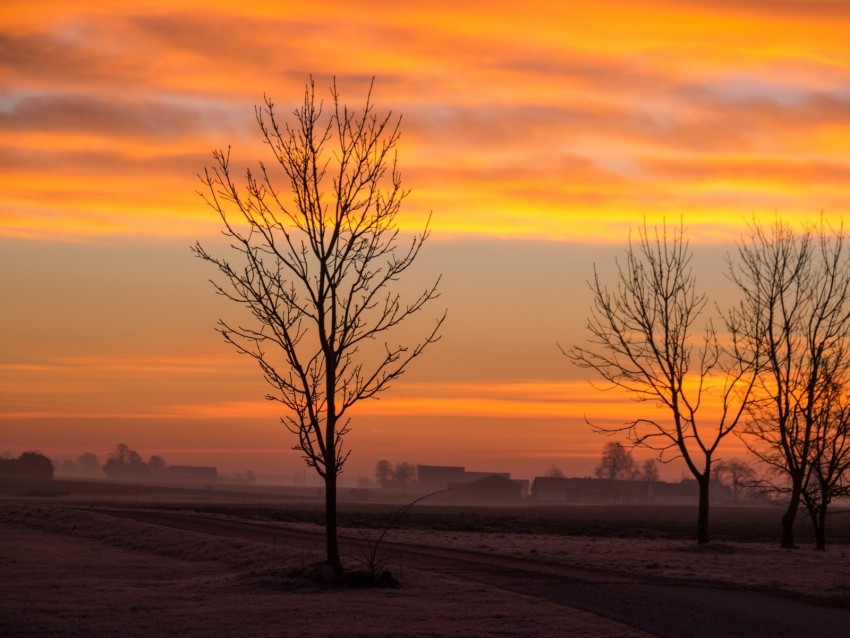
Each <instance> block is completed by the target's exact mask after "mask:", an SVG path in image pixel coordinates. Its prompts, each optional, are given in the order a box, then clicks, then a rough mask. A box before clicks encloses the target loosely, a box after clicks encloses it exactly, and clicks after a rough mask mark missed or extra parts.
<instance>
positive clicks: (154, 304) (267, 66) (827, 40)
mask: <svg viewBox="0 0 850 638" xmlns="http://www.w3.org/2000/svg"><path fill="white" fill-rule="evenodd" d="M172 4H173V3H166V2H124V3H113V4H112V6H110V3H105V2H85V1H84V0H81V1H79V2H74V3H67V2H52V1H50V0H46V1H45V2H39V3H32V2H16V1H15V0H11V1H7V2H4V3H3V6H2V8H0V132H1V133H2V135H0V168H2V170H0V192H2V193H3V195H2V198H0V295H2V299H3V300H4V302H3V306H4V308H5V311H4V312H3V313H2V314H0V335H2V340H0V451H3V450H9V451H12V452H14V453H19V452H21V451H24V450H26V449H33V448H35V449H40V450H42V451H43V452H44V453H46V454H48V455H49V456H52V457H58V458H75V457H76V456H77V455H78V454H80V453H82V452H85V451H89V450H91V451H95V452H97V453H99V454H100V455H101V456H104V455H105V454H106V453H107V452H108V451H109V450H110V449H111V448H112V447H114V445H115V444H116V443H119V442H125V443H127V444H129V445H130V446H131V447H134V448H136V449H138V450H139V451H140V452H141V453H142V454H143V456H148V455H150V454H154V453H161V454H163V455H164V456H165V457H166V459H167V460H168V461H169V462H172V463H207V462H209V463H215V464H218V465H219V466H220V468H221V470H222V471H225V472H227V471H240V470H244V469H248V468H252V469H255V470H259V471H262V472H268V473H282V474H286V473H289V474H291V473H293V472H294V471H296V470H299V469H301V468H300V466H299V460H298V456H297V454H295V453H293V452H291V451H289V447H290V446H291V444H292V441H291V440H290V435H289V433H288V432H286V431H285V430H284V429H283V428H282V427H281V426H280V425H278V424H277V422H276V414H275V406H274V405H273V404H269V403H267V402H265V401H263V399H262V397H263V395H264V394H265V392H266V389H265V387H264V386H263V382H262V379H261V377H260V375H259V372H258V370H257V369H256V368H255V367H254V366H252V365H251V364H250V362H248V361H245V360H244V358H240V357H238V356H237V355H236V354H235V352H233V351H231V350H229V349H228V348H227V346H226V344H224V343H222V342H221V340H220V338H219V337H218V335H217V334H216V333H215V332H214V330H213V326H214V324H215V321H216V320H217V319H218V317H220V316H233V313H234V309H233V308H229V307H228V306H227V305H226V304H225V303H224V302H223V301H222V300H221V299H218V298H216V297H215V296H214V294H213V291H212V289H211V287H210V286H209V284H208V283H207V282H206V280H207V279H208V278H209V277H210V276H212V275H213V273H212V272H210V271H209V269H208V268H207V267H205V264H202V263H200V262H198V261H197V260H195V259H193V258H192V256H191V254H190V253H189V250H188V246H189V245H190V244H191V243H193V242H194V241H195V240H196V239H199V240H201V241H202V242H204V243H205V245H209V246H211V247H215V246H216V242H218V241H219V240H218V239H217V233H218V225H217V219H216V217H215V216H214V214H212V213H211V211H209V210H208V209H207V208H206V207H205V206H204V204H203V202H202V200H201V199H200V197H198V195H197V194H196V191H197V190H198V189H199V188H200V184H199V182H198V180H197V177H196V174H197V173H198V172H199V171H201V170H203V168H204V167H205V166H209V165H210V164H211V155H210V153H211V151H212V150H213V149H214V148H221V147H224V148H226V147H227V146H228V145H232V148H233V157H234V161H235V162H236V163H237V164H238V165H240V166H247V165H248V164H255V163H256V161H257V160H260V159H268V157H267V156H266V154H265V151H264V149H263V147H262V145H261V143H260V140H259V136H258V131H257V128H256V123H255V121H254V118H253V107H254V105H256V104H259V103H261V101H262V99H263V95H264V94H267V95H269V96H270V97H271V98H272V99H273V100H274V101H275V103H276V105H277V107H278V111H279V112H280V113H281V114H283V113H288V112H290V111H291V110H292V108H294V106H295V105H296V103H297V101H298V100H299V99H300V97H301V95H302V92H303V87H304V84H305V82H306V81H307V79H308V78H309V76H310V75H312V76H313V77H314V78H315V80H316V86H317V90H318V91H319V92H320V94H323V95H326V92H325V90H326V87H327V86H328V85H329V84H330V82H331V79H332V78H333V77H334V76H335V77H336V78H337V82H338V85H339V87H340V89H341V93H342V97H343V100H344V101H346V102H348V103H350V104H352V105H356V106H357V105H360V104H361V103H362V100H363V97H364V95H365V91H366V89H367V87H368V84H369V81H370V79H371V78H372V77H374V78H375V81H376V86H375V91H374V98H375V102H376V104H377V106H378V107H379V108H380V109H391V110H392V111H393V112H394V113H397V114H400V115H402V117H403V120H402V138H401V143H400V148H399V164H400V168H401V171H402V175H403V180H404V184H405V186H406V187H409V188H411V189H412V194H411V196H410V197H409V199H408V200H407V201H406V205H405V207H404V209H403V211H404V212H403V215H402V218H401V219H402V225H403V227H404V228H406V229H410V230H412V229H418V228H420V227H421V225H422V223H423V222H424V220H425V219H426V218H427V216H428V214H429V213H433V222H432V227H433V231H434V232H433V235H432V238H431V240H430V244H429V245H426V247H425V249H424V251H423V253H422V256H421V259H420V262H419V263H418V264H417V268H416V270H415V272H413V273H411V278H410V280H408V283H409V285H411V286H416V284H417V283H418V282H421V281H425V280H427V279H428V278H429V277H430V276H432V275H433V274H435V273H442V274H443V277H444V280H443V281H444V283H443V286H442V290H443V296H442V297H441V299H440V300H439V302H438V303H439V304H440V305H441V306H443V307H446V308H447V309H448V320H447V323H446V326H445V329H444V338H443V340H442V341H441V342H439V343H438V344H437V345H436V346H434V348H433V350H432V351H430V352H428V353H426V355H425V356H424V357H423V358H422V359H421V360H418V361H417V362H415V364H414V366H413V367H412V368H411V370H410V373H409V374H408V375H406V376H405V377H404V378H403V379H402V380H401V381H399V382H398V383H397V384H396V385H395V386H394V387H393V388H392V389H391V390H390V391H389V392H388V393H386V394H385V395H384V396H383V398H382V399H381V400H380V401H373V402H368V403H366V404H363V405H362V406H361V407H360V408H358V410H357V411H356V412H354V414H353V416H354V422H353V426H354V427H353V430H352V434H351V435H350V441H351V447H352V448H353V449H354V454H353V455H352V457H351V460H350V467H349V470H348V474H349V475H351V476H356V475H368V474H370V473H371V468H372V466H374V463H375V462H376V461H377V460H378V459H379V458H388V459H389V460H391V461H402V460H407V461H410V462H414V463H417V462H418V463H435V464H436V463H451V464H465V465H467V466H468V467H469V468H470V469H480V470H484V469H488V470H504V471H513V472H514V473H515V474H516V475H518V476H520V477H530V476H532V475H534V474H535V473H540V472H542V471H543V470H544V469H545V468H546V467H547V466H548V465H550V464H552V463H555V464H557V465H560V466H561V467H562V468H563V469H564V470H565V472H566V473H567V474H580V475H583V474H587V473H589V472H591V471H592V467H593V465H594V463H595V460H596V458H597V457H598V456H599V452H600V450H601V448H602V446H603V445H604V443H605V442H606V439H604V438H603V437H599V436H598V435H593V434H592V433H590V430H589V428H588V427H587V425H586V424H585V423H584V416H585V415H586V416H587V417H588V418H589V419H591V420H593V421H596V422H603V421H610V422H617V421H619V420H622V419H623V418H625V417H627V416H629V415H630V414H631V413H632V411H633V410H634V409H635V406H634V404H632V403H630V402H628V401H624V400H623V399H622V398H617V397H614V396H611V395H607V394H600V393H597V392H595V391H594V390H593V389H592V388H591V387H590V386H589V385H588V383H587V380H586V379H585V378H583V376H582V373H581V371H579V370H577V369H575V368H574V367H573V366H572V365H571V364H570V363H569V362H568V361H567V360H566V359H565V358H564V357H563V356H562V355H561V354H560V353H559V351H558V348H557V346H556V342H560V343H561V344H564V345H570V344H572V343H577V342H581V341H582V340H583V339H584V338H585V335H584V332H583V324H584V319H585V316H586V309H587V306H588V302H589V295H588V292H587V289H586V285H585V281H586V279H587V278H588V277H589V276H590V274H591V272H592V267H593V264H594V262H596V263H597V264H598V265H599V266H600V268H601V269H602V270H603V271H604V270H605V269H608V271H609V272H610V266H611V264H612V263H613V259H614V257H615V256H617V255H618V254H620V253H621V252H622V250H623V247H624V246H625V243H626V241H627V238H628V233H629V230H630V229H634V228H635V227H637V226H638V225H640V224H641V223H642V221H643V220H644V219H646V220H647V221H649V222H650V223H657V222H660V221H661V220H663V219H665V218H666V219H668V220H678V219H680V218H681V219H682V220H683V222H684V223H685V225H686V226H687V228H688V230H689V236H690V237H691V239H692V241H693V242H694V248H695V250H696V253H697V256H696V259H697V264H698V266H699V271H698V276H699V277H700V283H701V284H702V285H703V286H704V287H705V288H706V289H707V290H708V291H709V292H710V293H711V294H712V295H713V296H714V298H715V299H716V300H717V302H718V303H719V304H720V306H721V307H722V306H725V305H727V303H729V302H730V301H731V299H730V297H729V295H730V290H729V287H728V285H727V284H726V283H725V282H724V281H723V279H722V277H721V271H722V261H723V255H724V254H725V252H726V251H727V250H729V249H730V247H731V246H732V244H733V242H734V241H735V240H736V238H737V237H738V236H739V234H740V232H741V231H742V229H743V228H744V225H745V224H746V222H747V220H748V219H751V218H753V217H754V216H755V217H759V218H766V219H772V218H773V217H774V216H781V217H782V218H785V219H789V220H802V219H806V218H809V219H811V218H813V217H816V216H818V215H820V214H825V215H826V216H827V218H829V219H833V220H838V219H839V218H840V217H841V216H843V215H844V214H845V213H846V212H847V211H848V210H850V161H848V158H850V89H848V87H850V43H848V38H847V33H848V32H850V7H848V5H847V3H844V2H829V1H822V2H794V1H779V0H755V1H753V2H748V3H740V2H732V1H731V0H730V1H728V2H726V1H717V0H714V1H712V2H707V1H705V2H700V1H695V2H678V1H677V2H673V1H672V0H671V1H661V0H659V1H633V2H606V3H599V2H570V3H561V2H554V1H553V2H528V3H525V4H524V5H523V6H522V10H518V9H517V5H516V3H508V2H488V3H477V2H457V1H453V2H441V1H436V2H429V3H427V4H426V5H421V4H417V5H416V6H413V3H394V6H391V7H388V6H386V5H387V3H384V2H377V0H376V1H374V2H355V3H350V2H324V1H321V0H318V1H316V2H311V3H286V2H284V3H280V2H273V3H272V2H268V3H266V2H252V3H245V2H203V3H201V2H192V1H187V2H182V3H180V8H179V9H173V8H172V7H171V5H172ZM353 7H356V9H354V10H353ZM727 445H728V446H729V448H730V451H729V452H728V455H730V456H731V455H738V454H740V451H739V449H738V448H737V447H736V445H738V444H736V443H734V442H730V443H729V444H727ZM638 456H640V454H639V455H638ZM675 472H678V469H677V470H675ZM668 473H669V474H670V477H671V478H672V477H673V476H672V473H674V470H673V469H672V468H669V469H668Z"/></svg>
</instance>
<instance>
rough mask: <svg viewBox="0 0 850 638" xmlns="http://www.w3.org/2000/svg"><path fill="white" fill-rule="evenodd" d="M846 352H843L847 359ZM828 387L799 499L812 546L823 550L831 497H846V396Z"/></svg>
mask: <svg viewBox="0 0 850 638" xmlns="http://www.w3.org/2000/svg"><path fill="white" fill-rule="evenodd" d="M847 354H850V353H844V355H843V356H847ZM847 391H848V388H847V387H846V384H845V387H842V385H839V384H832V386H831V387H830V388H828V389H827V391H826V396H825V397H824V401H823V406H822V409H821V410H819V413H818V415H817V417H816V419H815V423H814V428H813V430H812V442H811V446H810V449H809V464H808V473H807V476H806V480H805V481H804V482H803V490H802V499H803V503H804V504H805V506H806V510H807V511H808V512H809V518H810V519H811V521H812V526H813V528H814V532H815V546H816V548H817V549H819V550H825V549H826V522H827V514H828V512H829V505H830V503H831V502H832V500H833V499H834V498H840V497H847V496H850V397H848V396H847Z"/></svg>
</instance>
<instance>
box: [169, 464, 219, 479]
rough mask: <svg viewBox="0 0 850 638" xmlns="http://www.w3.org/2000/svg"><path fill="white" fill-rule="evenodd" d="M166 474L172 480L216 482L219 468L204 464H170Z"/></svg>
mask: <svg viewBox="0 0 850 638" xmlns="http://www.w3.org/2000/svg"><path fill="white" fill-rule="evenodd" d="M165 475H166V476H167V477H168V479H169V480H172V481H183V482H191V483H214V482H215V481H216V480H217V479H218V469H217V468H215V467H210V466H204V465H169V466H168V467H167V468H166V469H165Z"/></svg>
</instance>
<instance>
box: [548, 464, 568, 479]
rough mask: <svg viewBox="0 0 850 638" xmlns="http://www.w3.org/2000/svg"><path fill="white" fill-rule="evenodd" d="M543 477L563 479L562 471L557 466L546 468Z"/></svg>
mask: <svg viewBox="0 0 850 638" xmlns="http://www.w3.org/2000/svg"><path fill="white" fill-rule="evenodd" d="M543 476H546V477H549V478H564V471H563V470H562V469H561V468H559V467H558V466H557V465H550V466H549V467H548V468H546V471H545V472H544V473H543Z"/></svg>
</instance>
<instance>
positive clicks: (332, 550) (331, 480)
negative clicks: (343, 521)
mask: <svg viewBox="0 0 850 638" xmlns="http://www.w3.org/2000/svg"><path fill="white" fill-rule="evenodd" d="M336 479H337V476H336V472H335V471H334V472H328V473H327V475H326V476H325V546H326V549H327V562H328V565H330V566H331V567H332V568H333V570H334V571H335V572H336V573H337V574H342V571H343V570H342V560H341V559H340V556H339V539H338V538H337V529H336V528H337V520H336Z"/></svg>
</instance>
